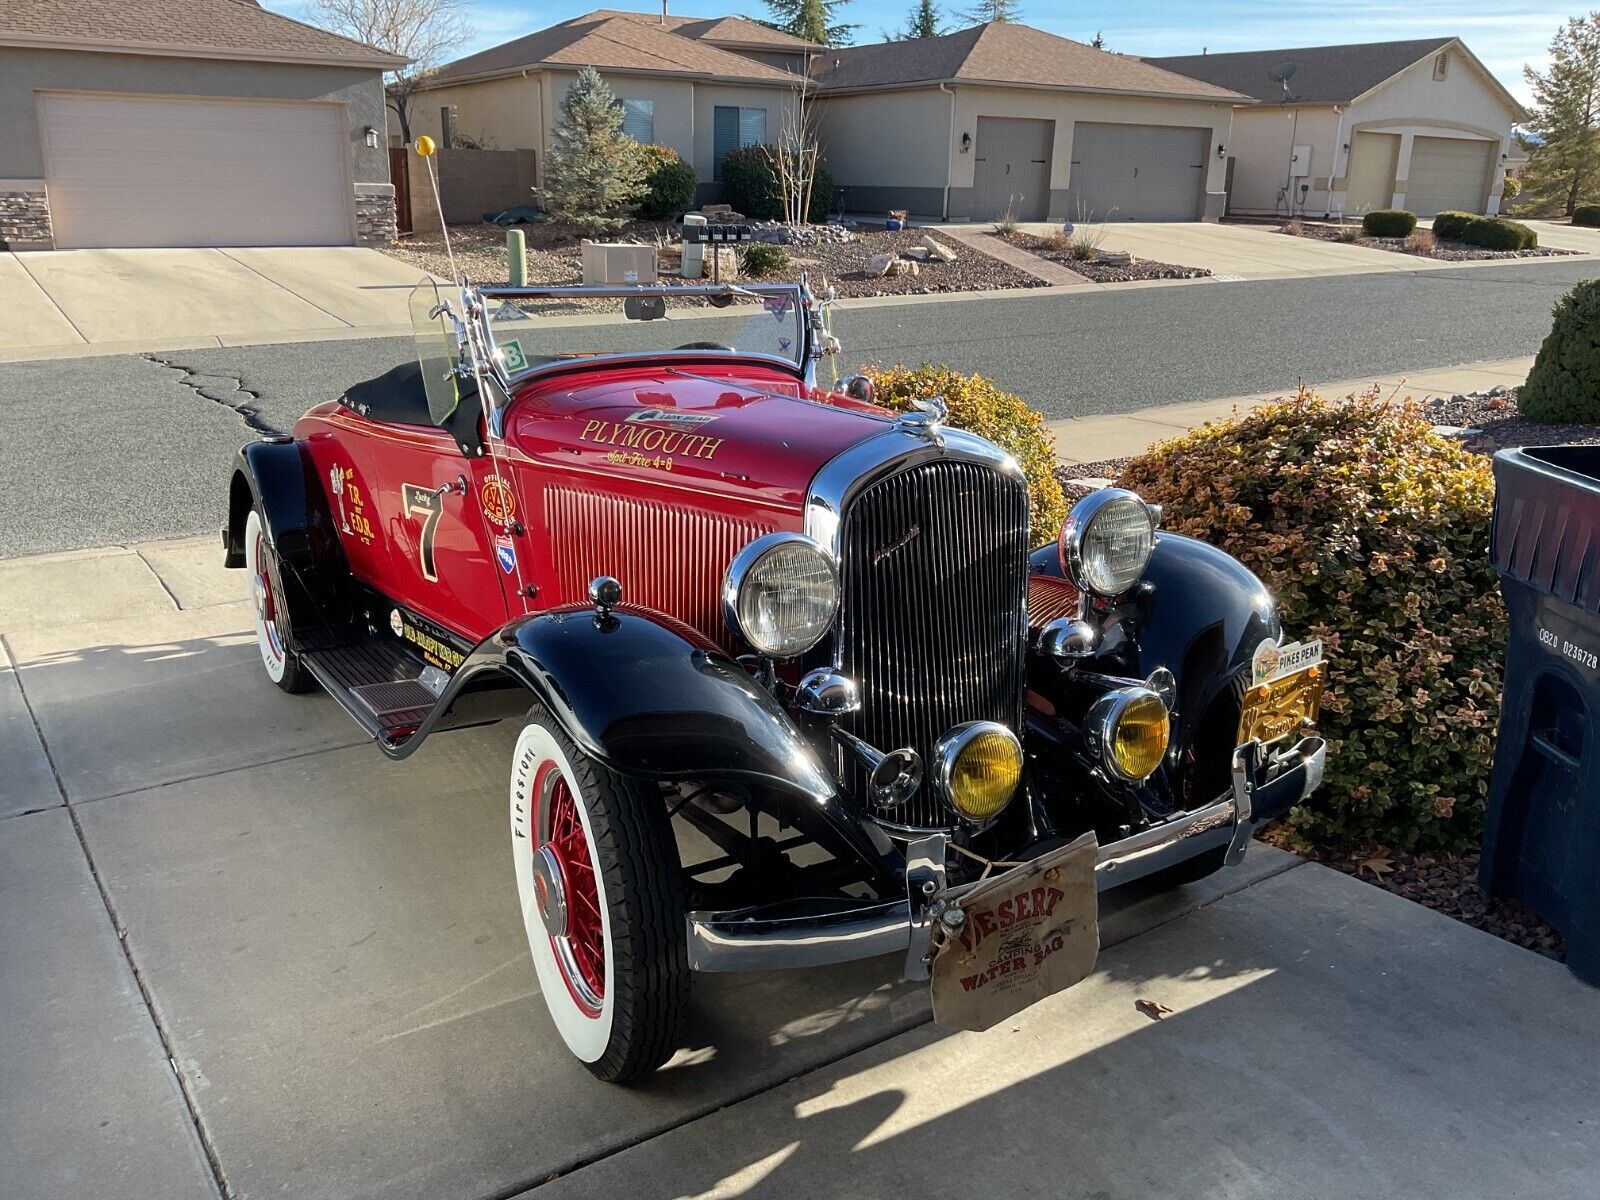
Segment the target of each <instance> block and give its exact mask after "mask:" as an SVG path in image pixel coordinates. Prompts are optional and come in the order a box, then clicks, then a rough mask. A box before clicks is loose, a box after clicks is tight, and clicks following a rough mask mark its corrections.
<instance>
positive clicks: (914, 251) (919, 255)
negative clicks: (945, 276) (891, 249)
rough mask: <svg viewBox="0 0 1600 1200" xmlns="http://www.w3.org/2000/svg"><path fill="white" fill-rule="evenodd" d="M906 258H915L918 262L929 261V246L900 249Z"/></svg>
mask: <svg viewBox="0 0 1600 1200" xmlns="http://www.w3.org/2000/svg"><path fill="white" fill-rule="evenodd" d="M900 253H901V254H903V255H904V256H905V257H906V258H914V259H916V260H917V261H918V262H927V261H928V248H927V247H926V246H912V247H911V248H910V249H908V250H902V251H900Z"/></svg>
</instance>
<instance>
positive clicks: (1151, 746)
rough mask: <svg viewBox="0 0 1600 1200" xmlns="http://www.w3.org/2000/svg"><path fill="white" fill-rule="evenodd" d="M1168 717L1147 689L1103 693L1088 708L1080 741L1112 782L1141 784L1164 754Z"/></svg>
mask: <svg viewBox="0 0 1600 1200" xmlns="http://www.w3.org/2000/svg"><path fill="white" fill-rule="evenodd" d="M1171 730H1172V714H1171V713H1169V712H1168V711H1167V706H1166V704H1165V703H1164V702H1163V701H1162V699H1161V697H1160V696H1158V695H1157V694H1156V693H1155V692H1153V691H1152V690H1151V689H1150V688H1148V687H1144V686H1140V687H1125V688H1118V689H1116V691H1112V692H1107V693H1106V694H1105V695H1104V696H1101V697H1100V699H1098V700H1096V701H1095V702H1094V703H1093V704H1091V705H1090V706H1089V712H1088V715H1087V716H1085V717H1084V721H1083V732H1084V739H1085V740H1086V741H1087V742H1088V744H1089V749H1090V750H1091V752H1093V753H1096V754H1098V755H1099V756H1100V761H1101V762H1102V763H1104V764H1105V768H1106V770H1107V771H1108V772H1110V774H1111V775H1112V777H1113V778H1116V779H1121V780H1123V781H1124V782H1126V783H1142V782H1144V780H1146V779H1148V778H1150V776H1151V775H1154V774H1155V770H1156V768H1157V767H1159V766H1160V765H1161V756H1162V755H1163V754H1165V753H1166V752H1167V738H1168V737H1169V736H1170V734H1171Z"/></svg>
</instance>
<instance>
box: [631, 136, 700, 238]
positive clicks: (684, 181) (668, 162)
mask: <svg viewBox="0 0 1600 1200" xmlns="http://www.w3.org/2000/svg"><path fill="white" fill-rule="evenodd" d="M640 149H641V150H642V151H643V153H644V186H645V194H644V199H643V200H641V201H639V215H640V216H641V217H646V218H648V219H649V220H652V221H665V220H668V219H670V218H672V217H676V216H679V215H680V214H682V213H685V212H687V211H688V210H689V209H690V208H691V207H693V205H694V189H695V184H696V182H697V180H696V179H695V174H694V168H693V167H691V166H690V165H689V164H688V163H686V162H684V161H683V156H682V155H680V154H679V153H678V152H677V151H676V150H674V149H672V147H670V146H642V147H640Z"/></svg>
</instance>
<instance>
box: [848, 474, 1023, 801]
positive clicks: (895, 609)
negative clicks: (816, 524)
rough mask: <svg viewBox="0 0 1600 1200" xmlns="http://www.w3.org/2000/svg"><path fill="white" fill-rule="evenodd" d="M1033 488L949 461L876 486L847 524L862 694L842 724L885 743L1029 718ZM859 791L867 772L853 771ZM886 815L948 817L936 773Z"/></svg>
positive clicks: (927, 747) (855, 669)
mask: <svg viewBox="0 0 1600 1200" xmlns="http://www.w3.org/2000/svg"><path fill="white" fill-rule="evenodd" d="M1027 560H1028V493H1027V487H1026V485H1025V484H1024V482H1023V481H1022V480H1021V479H1018V478H1015V477H1013V476H1010V475H1004V474H1001V473H999V472H997V471H995V470H993V469H991V468H989V467H986V466H982V465H979V464H976V463H970V462H961V461H954V460H942V461H938V462H933V463H928V464H925V465H922V466H918V467H913V468H911V469H909V470H906V471H902V472H901V473H899V474H897V475H893V476H890V477H889V478H888V479H885V480H883V481H882V482H879V483H876V484H873V485H872V486H870V487H869V488H867V489H866V490H865V491H863V492H862V493H861V494H860V495H859V496H858V497H857V498H856V499H855V501H854V502H853V503H852V504H851V506H850V508H849V510H848V511H847V512H846V513H845V516H844V522H843V525H842V528H841V530H840V584H841V589H842V602H841V627H840V635H839V636H840V665H841V668H842V670H843V671H844V673H845V674H846V675H848V676H850V677H851V678H852V679H854V680H855V681H856V682H857V684H858V685H859V686H860V688H861V698H862V706H861V711H860V712H859V713H857V714H856V715H855V716H854V717H853V718H851V719H850V720H849V722H848V723H847V724H846V726H845V727H846V728H847V729H849V730H850V732H852V733H854V734H856V735H857V736H858V737H861V738H864V739H865V740H866V741H868V742H869V743H871V744H872V745H874V746H876V747H878V748H879V749H880V750H885V751H887V750H893V749H897V748H899V747H902V746H910V747H912V748H913V749H915V750H916V751H917V753H919V754H921V755H922V756H923V762H924V763H925V764H929V765H931V763H930V758H931V755H932V752H933V746H934V743H935V742H936V741H938V739H939V738H940V736H941V735H943V734H944V733H945V732H946V731H947V730H949V729H950V728H951V727H953V726H955V725H959V724H961V723H962V722H965V721H999V722H1002V723H1003V724H1005V725H1007V726H1009V727H1011V728H1013V729H1016V728H1018V723H1019V721H1020V719H1021V709H1022V693H1023V650H1024V639H1025V637H1026V630H1027V624H1026V617H1025V613H1024V607H1025V600H1024V597H1025V596H1026V594H1027V581H1026V572H1027ZM845 770H846V772H847V777H848V779H849V782H850V784H851V791H852V792H853V793H854V794H856V795H858V796H864V795H865V794H866V789H865V785H866V780H865V777H864V772H863V771H862V770H861V768H860V767H859V766H857V765H855V760H854V759H852V760H851V761H850V762H849V763H848V764H846V765H845ZM881 816H882V817H883V819H884V820H886V821H889V822H892V823H895V824H900V825H905V826H908V827H911V828H917V829H933V828H947V827H949V826H950V825H951V824H952V821H951V820H950V819H949V817H948V816H947V813H946V810H945V808H944V807H943V805H942V804H941V803H940V801H939V799H938V797H937V794H936V793H935V791H934V789H933V786H932V783H931V781H930V782H928V783H925V784H924V785H923V787H922V789H921V790H920V791H919V792H918V793H917V795H916V796H915V797H913V798H912V800H911V801H910V802H909V803H907V804H905V805H903V806H902V807H900V808H898V809H895V810H892V811H888V812H884V813H882V814H881Z"/></svg>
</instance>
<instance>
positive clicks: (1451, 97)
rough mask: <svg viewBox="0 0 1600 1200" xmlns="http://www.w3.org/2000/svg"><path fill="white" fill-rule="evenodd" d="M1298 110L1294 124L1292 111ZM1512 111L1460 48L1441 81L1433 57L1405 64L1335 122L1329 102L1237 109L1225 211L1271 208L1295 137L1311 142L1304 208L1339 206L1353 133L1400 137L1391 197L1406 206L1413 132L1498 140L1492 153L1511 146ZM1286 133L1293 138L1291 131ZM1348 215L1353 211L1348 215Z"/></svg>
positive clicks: (1496, 195)
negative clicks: (1228, 204)
mask: <svg viewBox="0 0 1600 1200" xmlns="http://www.w3.org/2000/svg"><path fill="white" fill-rule="evenodd" d="M1296 113H1298V128H1297V129H1296V126H1295V115H1296ZM1514 120H1515V114H1514V113H1513V111H1512V110H1511V108H1510V107H1509V106H1508V105H1507V104H1506V102H1505V100H1504V98H1503V97H1502V96H1501V95H1500V93H1499V91H1498V89H1496V88H1495V87H1494V86H1493V85H1492V84H1491V83H1490V82H1489V81H1488V80H1486V79H1485V78H1484V77H1483V75H1482V74H1481V73H1480V72H1479V71H1478V70H1477V68H1476V67H1474V66H1473V65H1472V63H1471V62H1470V61H1468V60H1467V58H1466V57H1465V56H1463V55H1462V54H1461V53H1459V52H1458V51H1452V52H1451V54H1450V66H1449V69H1448V71H1447V73H1446V76H1445V78H1444V79H1442V80H1436V79H1434V78H1433V56H1431V55H1430V56H1429V57H1428V58H1426V59H1424V60H1423V61H1421V62H1419V63H1416V64H1414V65H1412V66H1410V67H1407V68H1406V69H1405V70H1404V71H1402V72H1401V73H1400V74H1398V75H1396V76H1395V77H1394V78H1393V79H1391V80H1390V81H1389V82H1388V83H1386V84H1384V86H1383V87H1381V88H1379V89H1378V90H1377V91H1376V92H1374V93H1373V94H1372V95H1370V96H1368V97H1367V98H1366V99H1364V100H1360V101H1358V102H1356V103H1355V104H1352V105H1349V106H1348V107H1347V108H1346V110H1345V112H1344V114H1343V120H1342V122H1341V119H1340V115H1339V114H1337V113H1335V112H1334V111H1333V109H1332V108H1331V107H1327V106H1321V107H1316V108H1312V107H1300V106H1283V105H1263V106H1261V107H1260V108H1257V109H1253V110H1240V111H1239V112H1238V113H1236V114H1235V117H1234V126H1233V142H1232V144H1231V145H1230V146H1229V148H1228V152H1229V153H1230V154H1232V155H1234V156H1235V157H1236V158H1237V159H1238V162H1237V164H1236V165H1235V167H1234V186H1233V198H1232V205H1231V211H1233V212H1239V213H1268V214H1270V213H1274V212H1276V211H1278V209H1277V192H1278V188H1280V187H1282V186H1283V184H1284V182H1285V180H1286V178H1287V175H1288V162H1289V149H1290V146H1291V145H1292V144H1293V143H1295V142H1298V143H1302V144H1307V145H1310V146H1311V148H1312V163H1311V175H1310V177H1309V178H1308V179H1307V180H1306V182H1308V183H1310V184H1311V185H1312V186H1311V190H1310V192H1309V194H1308V196H1307V200H1306V205H1305V212H1306V213H1307V214H1308V215H1312V216H1322V215H1323V214H1324V213H1326V212H1328V211H1330V210H1337V209H1339V208H1341V207H1343V202H1344V196H1345V193H1344V181H1345V175H1346V172H1347V170H1348V168H1349V161H1348V159H1349V154H1348V151H1346V150H1345V146H1346V145H1347V144H1348V143H1350V142H1351V141H1352V139H1353V135H1354V134H1355V133H1357V132H1360V131H1363V130H1366V131H1371V132H1374V133H1393V134H1398V135H1400V139H1401V140H1400V156H1399V161H1398V164H1397V166H1396V170H1395V176H1396V179H1395V188H1394V192H1393V194H1392V196H1391V199H1390V203H1391V204H1393V205H1394V206H1396V207H1404V206H1405V199H1406V197H1405V182H1406V180H1407V177H1408V173H1409V170H1410V164H1411V150H1412V145H1413V143H1414V139H1415V138H1417V137H1459V138H1467V139H1470V140H1483V141H1494V142H1498V143H1499V149H1498V150H1497V151H1495V156H1496V159H1498V156H1499V155H1500V154H1502V153H1504V152H1505V151H1506V150H1507V149H1508V147H1509V145H1510V137H1511V125H1512V122H1513V121H1514ZM1291 132H1292V136H1291ZM1491 176H1492V177H1491V180H1490V195H1489V200H1488V211H1490V212H1495V211H1497V210H1498V206H1499V201H1500V188H1501V180H1502V178H1503V172H1502V171H1501V170H1500V169H1499V167H1498V166H1496V167H1495V168H1494V170H1493V171H1492V172H1491ZM1351 215H1354V214H1351Z"/></svg>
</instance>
